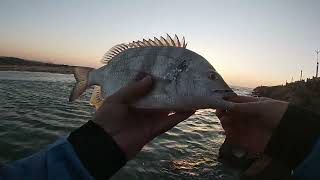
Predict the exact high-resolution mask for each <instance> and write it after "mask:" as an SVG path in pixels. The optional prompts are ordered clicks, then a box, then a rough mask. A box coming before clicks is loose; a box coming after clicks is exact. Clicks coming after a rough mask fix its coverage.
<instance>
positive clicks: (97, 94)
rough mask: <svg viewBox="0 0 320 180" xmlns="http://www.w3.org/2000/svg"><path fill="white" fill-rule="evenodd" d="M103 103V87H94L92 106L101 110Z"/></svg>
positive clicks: (91, 99)
mask: <svg viewBox="0 0 320 180" xmlns="http://www.w3.org/2000/svg"><path fill="white" fill-rule="evenodd" d="M102 103H103V98H102V96H101V86H94V89H93V92H92V96H91V98H90V105H92V106H94V107H95V108H96V109H99V108H100V106H101V105H102Z"/></svg>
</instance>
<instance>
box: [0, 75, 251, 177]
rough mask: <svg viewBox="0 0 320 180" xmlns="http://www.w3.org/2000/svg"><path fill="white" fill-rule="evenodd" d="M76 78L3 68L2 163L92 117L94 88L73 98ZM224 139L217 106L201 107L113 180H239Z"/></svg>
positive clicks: (0, 94)
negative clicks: (221, 153)
mask: <svg viewBox="0 0 320 180" xmlns="http://www.w3.org/2000/svg"><path fill="white" fill-rule="evenodd" d="M73 83H74V79H73V76H72V75H59V74H50V73H26V72H0V99H1V101H2V103H1V104H0V120H1V121H0V148H1V151H0V160H1V162H8V161H13V160H16V159H20V158H22V157H25V156H27V155H30V154H32V153H35V152H37V151H39V150H40V149H41V148H44V147H45V146H46V145H48V144H50V143H53V142H54V141H55V140H57V139H58V138H59V137H63V136H67V135H68V133H69V132H70V131H72V130H73V129H75V128H77V127H79V126H81V125H82V124H83V123H85V122H86V121H88V120H89V119H90V118H91V117H92V115H93V113H94V109H93V108H92V107H90V106H89V104H88V102H87V101H88V99H89V96H90V90H89V91H87V92H86V93H85V95H84V96H82V97H81V98H80V99H79V100H77V101H76V102H73V103H69V102H68V97H69V93H70V91H71V89H72V86H73ZM236 90H237V92H238V93H240V94H245V93H246V92H249V91H250V90H248V89H241V88H239V87H236ZM223 139H224V133H223V130H222V128H221V125H220V123H219V121H218V119H217V118H216V116H215V111H213V110H210V109H205V110H199V111H197V112H196V113H195V115H193V116H192V117H190V118H189V119H188V120H186V121H184V122H182V123H180V124H179V125H178V126H176V127H174V128H173V129H172V130H170V131H168V132H166V133H164V134H163V135H161V136H160V137H157V138H155V139H154V140H153V141H152V142H150V143H149V144H147V145H146V146H145V147H144V148H143V150H142V152H141V153H139V154H138V155H137V157H136V158H135V159H134V160H132V161H130V162H128V163H127V165H126V166H125V167H124V168H123V169H122V170H120V171H119V172H118V173H117V174H116V175H115V176H114V177H113V179H114V180H118V179H119V180H120V179H216V180H218V179H227V180H228V179H230V180H235V179H236V177H237V176H236V174H234V172H233V171H231V170H229V169H227V168H226V167H224V166H223V165H222V164H220V163H219V162H217V156H218V149H219V147H220V145H221V143H222V142H223Z"/></svg>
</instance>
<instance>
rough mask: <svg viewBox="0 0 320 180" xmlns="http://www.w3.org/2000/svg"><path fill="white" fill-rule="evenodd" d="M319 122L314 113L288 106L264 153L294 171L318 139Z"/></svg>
mask: <svg viewBox="0 0 320 180" xmlns="http://www.w3.org/2000/svg"><path fill="white" fill-rule="evenodd" d="M319 120H320V119H319V116H318V115H316V114H315V113H312V112H310V111H307V110H305V109H302V108H298V107H296V106H293V105H291V104H290V105H289V106H288V109H287V112H286V113H285V115H284V116H283V118H282V120H281V121H280V124H279V125H278V127H277V129H276V130H275V132H274V133H273V135H272V137H271V139H270V141H269V143H268V145H267V147H266V150H265V153H266V154H268V155H270V156H271V157H273V158H276V159H279V160H281V161H282V162H284V163H286V164H287V165H288V167H289V168H291V169H292V170H293V169H295V168H296V167H297V166H298V165H299V164H300V163H301V162H302V161H303V160H304V159H305V158H306V156H307V155H308V154H309V153H310V152H311V150H312V148H313V146H314V145H315V143H316V141H317V139H318V137H319V132H320V131H319V129H320V121H319Z"/></svg>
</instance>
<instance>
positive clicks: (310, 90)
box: [253, 77, 320, 113]
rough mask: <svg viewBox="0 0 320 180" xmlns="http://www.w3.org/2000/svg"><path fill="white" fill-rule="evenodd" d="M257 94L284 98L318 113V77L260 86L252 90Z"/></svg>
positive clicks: (319, 90)
mask: <svg viewBox="0 0 320 180" xmlns="http://www.w3.org/2000/svg"><path fill="white" fill-rule="evenodd" d="M253 93H254V94H255V95H258V96H264V97H270V98H273V99H278V100H285V101H288V102H290V103H292V104H295V105H298V106H301V107H303V108H306V109H310V110H312V111H315V112H319V113H320V78H315V77H314V78H312V79H307V80H306V81H304V80H302V81H296V82H293V83H287V84H286V85H281V86H272V87H267V86H260V87H257V88H255V89H254V90H253Z"/></svg>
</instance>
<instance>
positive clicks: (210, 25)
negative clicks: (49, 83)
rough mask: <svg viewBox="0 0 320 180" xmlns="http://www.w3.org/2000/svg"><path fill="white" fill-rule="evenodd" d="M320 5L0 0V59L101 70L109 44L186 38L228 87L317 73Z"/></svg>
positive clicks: (274, 82) (278, 81) (169, 0)
mask: <svg viewBox="0 0 320 180" xmlns="http://www.w3.org/2000/svg"><path fill="white" fill-rule="evenodd" d="M319 22H320V1H317V0H315V1H308V0H297V1H293V0H292V1H289V0H286V1H280V0H273V1H271V0H270V1H266V0H265V1H262V0H261V1H259V0H256V1H252V0H248V1H240V0H237V1H223V0H221V1H214V0H207V1H205V0H197V1H192V2H191V1H186V0H181V1H178V0H175V1H174V0H161V1H151V0H145V1H142V0H140V1H138V0H127V1H122V0H117V1H106V0H101V1H84V0H83V1H80V0H68V1H49V0H48V1H44V0H38V1H33V0H27V1H20V0H1V1H0V56H15V57H21V58H27V59H34V60H41V61H46V62H53V63H63V64H72V65H84V66H91V67H99V66H101V64H100V62H99V61H100V59H101V57H102V55H103V54H104V53H105V52H106V51H107V50H108V49H109V48H111V47H112V46H113V45H116V44H118V43H123V42H129V41H133V40H139V39H142V38H149V37H153V36H157V37H158V36H160V35H165V34H166V33H169V34H172V35H174V34H178V35H179V36H185V37H186V40H187V42H188V48H189V49H191V50H193V51H195V52H197V53H199V54H200V55H202V56H203V57H205V58H206V59H207V60H208V61H209V62H210V63H211V64H212V65H213V66H214V67H215V68H216V69H217V70H218V72H220V74H221V75H222V76H223V77H224V78H225V80H226V81H227V82H228V83H230V84H232V85H240V86H245V87H255V86H258V85H277V84H283V83H285V81H286V80H288V81H291V77H292V76H293V77H294V79H295V80H297V79H298V78H299V76H300V70H301V69H302V70H303V71H304V78H306V77H311V76H313V75H314V74H315V64H316V54H315V52H314V51H315V49H317V48H320V23H319Z"/></svg>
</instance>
